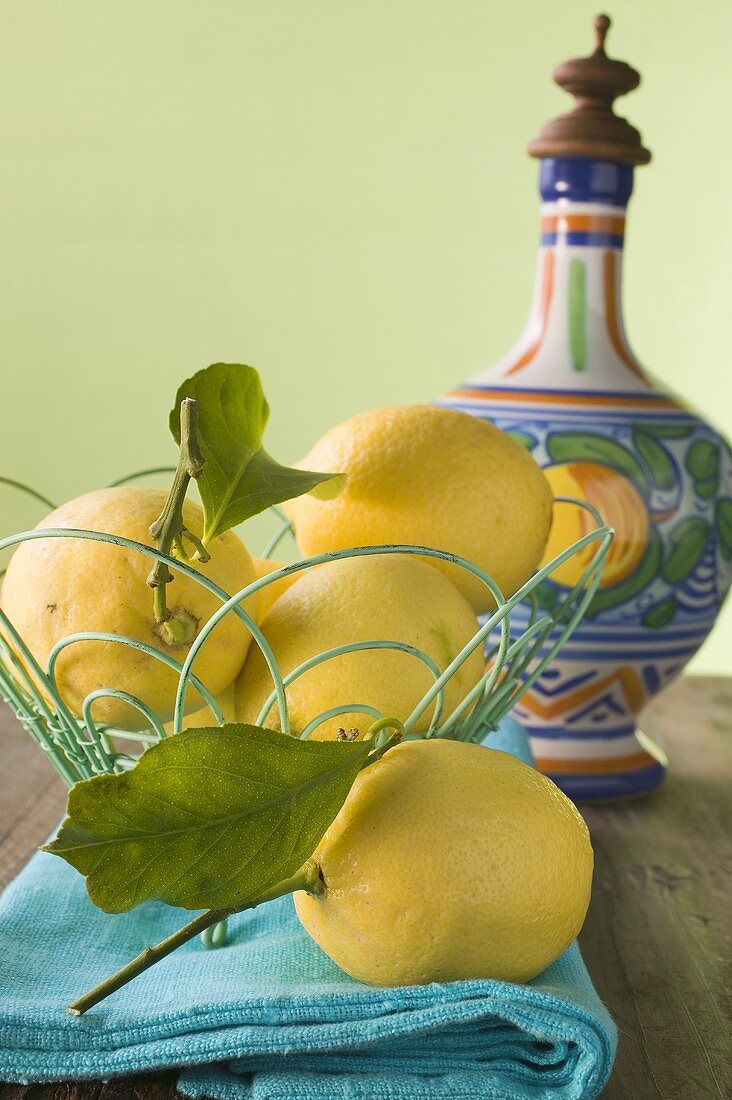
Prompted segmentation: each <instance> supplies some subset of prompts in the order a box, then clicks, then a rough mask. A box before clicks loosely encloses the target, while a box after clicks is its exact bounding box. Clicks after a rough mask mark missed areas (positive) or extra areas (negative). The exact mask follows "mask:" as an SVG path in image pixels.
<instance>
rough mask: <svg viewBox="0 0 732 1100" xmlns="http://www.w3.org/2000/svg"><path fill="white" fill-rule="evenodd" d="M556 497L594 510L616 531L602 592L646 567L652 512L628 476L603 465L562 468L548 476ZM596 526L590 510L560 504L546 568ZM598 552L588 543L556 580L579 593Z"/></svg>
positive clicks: (558, 571) (550, 470)
mask: <svg viewBox="0 0 732 1100" xmlns="http://www.w3.org/2000/svg"><path fill="white" fill-rule="evenodd" d="M544 473H545V474H546V477H547V480H548V482H549V484H550V485H551V487H552V491H553V493H554V495H555V496H558V497H559V496H568V497H576V498H578V499H579V500H586V501H587V502H588V503H589V504H594V506H595V508H597V510H598V512H599V513H600V515H601V516H602V518H603V520H604V522H605V523H607V524H609V525H610V526H611V527H612V528H614V530H615V537H614V538H613V541H612V542H611V544H610V549H609V550H608V553H607V557H606V558H605V565H604V568H603V571H602V577H601V579H600V587H601V588H604V587H606V586H607V585H611V584H618V583H619V582H620V581H622V580H625V578H626V577H628V576H630V574H631V573H632V572H633V570H634V569H635V568H636V567H637V566H638V565H639V564H640V561H641V558H642V557H643V555H644V553H645V551H646V547H647V545H648V532H649V527H650V521H649V519H648V509H647V508H646V505H645V502H644V500H643V497H642V496H641V495H640V493H639V492H638V490H637V489H636V487H635V486H634V485H633V484H632V482H630V481H629V480H628V479H627V477H624V476H623V474H621V473H618V471H617V470H612V469H610V467H609V466H602V465H600V463H599V462H562V463H557V464H556V465H555V466H547V468H546V469H545V470H544ZM596 527H597V524H596V523H595V520H594V519H593V517H592V516H591V514H590V513H589V512H587V511H586V510H585V509H584V508H578V507H577V505H574V504H558V505H557V506H556V508H555V509H554V521H553V523H552V527H551V531H550V533H549V541H548V542H547V545H546V550H545V552H544V559H543V562H542V564H547V563H548V562H550V561H551V560H552V558H554V557H556V556H557V555H558V554H560V553H561V552H562V550H566V549H567V547H568V546H571V545H572V543H573V542H576V541H577V539H580V538H582V536H583V535H586V534H588V533H589V532H590V531H594V530H595V529H596ZM596 552H597V543H596V542H591V543H588V545H587V546H585V547H584V548H583V549H582V550H579V551H577V552H576V553H574V554H572V556H571V558H568V559H567V561H565V562H563V563H562V564H561V565H560V566H559V567H558V568H557V569H555V570H554V571H553V573H552V574H551V579H552V580H553V581H555V582H556V583H557V584H561V585H566V586H567V587H568V588H571V587H573V586H574V585H575V584H577V582H578V581H579V579H580V577H581V576H582V574H583V573H584V571H585V569H586V568H587V566H588V565H589V564H590V561H591V560H592V558H593V557H594V555H595V553H596Z"/></svg>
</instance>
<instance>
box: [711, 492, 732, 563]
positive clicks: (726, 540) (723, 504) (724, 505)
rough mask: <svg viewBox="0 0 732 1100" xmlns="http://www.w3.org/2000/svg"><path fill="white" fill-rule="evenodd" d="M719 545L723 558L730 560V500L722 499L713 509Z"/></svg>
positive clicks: (731, 527)
mask: <svg viewBox="0 0 732 1100" xmlns="http://www.w3.org/2000/svg"><path fill="white" fill-rule="evenodd" d="M714 522H715V524H716V527H717V537H718V538H719V545H720V547H721V550H722V553H723V555H724V556H725V558H727V559H729V558H732V500H730V498H729V497H722V499H721V500H718V501H717V506H716V508H715V509H714Z"/></svg>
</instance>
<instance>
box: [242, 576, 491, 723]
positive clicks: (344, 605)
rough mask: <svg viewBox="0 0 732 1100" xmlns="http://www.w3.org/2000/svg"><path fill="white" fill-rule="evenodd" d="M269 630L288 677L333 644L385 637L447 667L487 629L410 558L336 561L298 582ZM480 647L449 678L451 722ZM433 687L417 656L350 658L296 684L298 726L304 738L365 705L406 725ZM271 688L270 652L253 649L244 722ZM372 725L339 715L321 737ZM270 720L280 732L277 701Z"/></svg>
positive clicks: (360, 717) (293, 710)
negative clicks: (327, 715)
mask: <svg viewBox="0 0 732 1100" xmlns="http://www.w3.org/2000/svg"><path fill="white" fill-rule="evenodd" d="M261 625H262V631H263V633H264V635H265V638H266V639H267V641H268V642H269V644H270V646H271V647H272V650H273V652H274V655H275V658H276V659H277V663H278V666H279V668H280V671H281V672H282V674H283V676H286V675H287V673H289V672H292V671H293V670H294V669H295V668H296V667H297V666H298V665H300V664H301V663H302V662H303V661H306V660H308V659H309V658H311V657H315V656H317V655H318V654H319V653H322V652H324V651H325V650H328V649H331V648H333V647H334V646H341V645H345V644H347V643H349V642H364V641H374V640H380V639H386V640H388V641H396V642H404V643H406V644H407V645H411V646H414V647H415V648H417V649H420V650H422V651H423V652H425V653H426V654H427V655H428V656H429V657H431V658H432V660H433V661H434V662H435V664H436V665H437V668H438V669H439V670H440V671H444V669H445V668H447V666H448V665H449V664H450V662H451V661H452V660H453V658H454V657H456V656H457V654H458V653H459V652H460V650H461V649H462V648H463V647H464V646H465V645H467V643H468V642H469V641H470V639H471V638H472V637H473V635H474V634H475V632H476V631H477V628H478V623H477V620H476V618H475V615H474V614H473V612H472V610H471V609H470V606H469V605H468V603H467V602H466V600H465V599H464V598H463V596H461V595H460V593H459V592H458V591H457V589H456V588H455V587H454V586H453V585H452V584H451V583H450V581H449V580H447V578H446V577H444V576H443V575H442V574H441V573H438V572H437V570H436V569H433V568H432V567H431V566H429V565H425V564H424V562H423V561H420V560H418V559H417V558H415V557H410V556H408V555H406V554H382V555H371V556H364V557H356V558H344V559H341V560H339V561H332V562H327V563H326V564H325V565H321V566H319V567H318V568H317V569H313V570H311V571H310V572H308V573H306V574H304V575H303V576H301V577H300V579H299V580H296V581H295V582H294V584H292V585H291V587H290V588H288V590H287V591H286V592H285V593H283V595H282V596H280V598H279V599H278V600H277V601H276V603H275V604H274V605H273V606H272V608H271V610H270V612H269V614H268V615H267V617H266V618H265V619H264V621H263V623H262V624H261ZM481 650H482V647H481V646H480V645H479V646H478V647H477V649H476V650H474V651H473V653H472V654H471V655H470V657H468V658H467V660H466V661H465V662H464V663H463V664H462V665H461V667H460V668H459V669H458V670H457V671H456V673H455V674H454V675H453V676H452V677H451V678H450V680H449V681H448V684H447V686H446V689H445V705H444V708H443V712H442V713H443V717H447V715H448V714H449V713H450V712H451V711H452V710H453V709H454V707H455V706H457V704H458V703H459V702H460V701H461V700H462V699H463V697H464V696H465V695H466V694H467V693H468V692H469V691H470V689H471V688H472V687H474V686H475V684H476V683H477V682H478V680H479V679H480V677H481V675H482V672H483V655H482V652H481ZM434 681H435V677H434V675H433V674H432V673H431V672H430V670H429V668H427V667H426V666H425V664H424V663H423V662H422V661H421V660H419V659H418V658H417V657H415V656H413V655H411V654H407V653H403V652H395V651H394V650H386V649H374V650H361V651H359V652H355V653H346V654H341V655H340V656H337V657H333V658H330V659H329V660H328V661H326V662H324V663H322V664H320V665H317V666H316V667H315V668H312V669H310V670H309V671H307V672H305V673H304V674H303V675H302V676H300V677H299V678H298V679H296V680H294V681H293V682H292V683H291V684H290V685H289V687H288V688H287V701H288V706H289V712H290V720H291V724H292V729H293V730H294V731H295V732H298V733H300V732H302V731H303V730H304V729H305V727H306V726H307V724H308V723H309V722H311V721H312V720H313V719H315V718H317V717H318V716H319V715H320V714H321V713H322V712H323V711H325V710H329V709H330V708H332V707H338V706H346V705H357V704H358V705H361V704H366V705H367V706H371V707H374V708H376V709H377V710H379V711H380V712H381V713H382V714H383V715H385V716H389V717H396V718H400V719H401V720H402V721H404V720H405V719H406V718H407V717H408V716H409V714H410V713H411V711H412V710H413V708H414V707H415V706H416V705H417V703H418V702H419V701H420V699H421V698H422V696H423V695H424V694H425V693H426V692H427V691H428V689H429V687H430V686H431V684H433V683H434ZM272 687H273V684H272V677H271V675H270V673H269V670H268V669H267V666H266V664H265V662H264V658H263V657H262V653H261V650H260V649H259V647H258V646H256V645H254V646H252V648H251V650H250V652H249V656H248V657H247V660H246V662H245V664H244V667H243V669H242V671H241V674H240V676H239V678H238V680H237V682H236V687H235V700H236V713H237V718H238V720H239V721H242V722H256V721H257V718H258V715H259V712H260V710H261V708H262V706H263V705H264V704H265V702H266V700H267V697H268V696H269V694H270V692H271V691H272ZM434 707H435V704H434V703H432V704H430V706H429V707H428V708H427V709H426V711H425V713H424V714H423V715H422V716H421V718H420V719H419V721H418V723H417V726H416V729H418V730H424V729H426V728H427V726H428V725H429V721H430V717H431V715H432V714H433V712H434ZM373 720H374V719H373V718H372V717H370V716H369V715H368V714H365V713H362V712H359V711H357V710H352V711H349V712H347V713H344V714H342V715H339V716H338V717H336V718H331V719H330V720H329V721H328V722H327V723H325V724H324V725H323V726H321V727H319V728H318V729H317V730H316V731H315V736H316V737H318V736H319V737H325V738H328V737H334V736H335V733H336V730H337V728H338V726H344V727H347V728H348V727H350V728H353V727H355V728H358V729H360V730H361V731H363V730H364V729H365V728H366V727H367V726H369V725H370V724H371V722H372V721H373ZM265 724H266V725H270V726H275V727H276V728H279V713H278V710H277V707H276V705H273V706H272V707H271V709H270V710H269V712H268V715H267V718H266V722H265Z"/></svg>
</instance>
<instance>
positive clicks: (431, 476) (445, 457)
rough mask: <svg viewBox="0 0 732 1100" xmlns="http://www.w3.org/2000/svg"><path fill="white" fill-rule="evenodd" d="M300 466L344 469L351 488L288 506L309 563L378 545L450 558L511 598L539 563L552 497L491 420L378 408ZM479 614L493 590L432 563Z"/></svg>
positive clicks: (425, 408) (418, 408)
mask: <svg viewBox="0 0 732 1100" xmlns="http://www.w3.org/2000/svg"><path fill="white" fill-rule="evenodd" d="M297 465H299V466H302V467H303V468H305V469H309V470H322V471H328V470H339V471H342V472H343V473H345V474H346V483H345V488H344V489H343V490H342V491H341V493H340V494H339V495H338V496H336V497H334V498H333V499H331V500H318V499H316V498H315V497H314V496H312V495H306V496H301V497H298V498H297V499H296V500H291V501H288V502H287V504H285V505H284V508H285V511H286V513H287V515H288V517H289V518H290V519H291V520H292V522H293V524H294V527H295V534H296V536H297V541H298V544H299V546H300V547H301V549H302V551H303V553H305V554H306V555H311V554H320V553H324V552H327V551H330V550H340V549H343V548H345V547H348V546H371V545H374V544H377V543H385V544H389V543H414V544H417V545H421V546H429V547H434V548H436V549H439V550H447V551H449V552H451V553H453V554H458V555H460V556H461V557H464V558H467V559H468V561H470V562H472V563H473V564H475V565H478V566H480V567H481V568H482V569H484V570H485V571H486V572H487V573H489V574H490V575H491V576H492V578H493V579H494V580H495V581H496V583H497V584H498V586H499V588H500V589H501V591H502V592H503V594H504V596H510V595H511V594H512V593H513V592H515V591H516V589H517V588H519V587H520V586H521V585H522V584H523V583H524V581H526V580H528V578H529V577H530V576H531V574H532V572H533V571H534V569H535V568H536V565H537V563H538V562H539V560H540V558H541V556H542V553H543V550H544V545H545V543H546V540H547V535H548V533H549V527H550V523H551V508H552V492H551V489H550V487H549V484H548V483H547V481H546V478H545V477H544V475H543V473H542V471H541V470H540V468H539V466H538V465H537V464H536V462H534V460H533V458H532V457H531V455H529V454H528V452H527V451H526V450H525V449H524V448H523V447H521V446H520V444H518V443H517V442H516V441H515V440H514V439H512V438H511V436H509V435H507V434H506V433H504V432H502V431H500V430H499V429H498V428H496V427H494V426H493V425H492V424H489V423H488V422H487V421H485V420H480V419H478V418H477V417H474V416H468V414H467V413H461V412H455V411H453V410H451V409H442V408H437V407H435V406H432V405H401V406H395V407H392V408H384V409H375V410H373V411H372V412H367V413H362V414H361V415H359V416H354V417H353V418H352V419H350V420H346V421H345V422H344V423H342V424H339V425H338V426H337V427H335V428H332V429H331V430H330V431H329V432H327V433H326V434H325V435H324V436H323V437H322V439H320V441H319V442H318V443H316V444H315V446H314V447H313V449H312V450H311V452H310V454H308V455H306V456H305V458H303V459H302V461H301V462H299V463H298V464H297ZM430 561H431V563H432V564H433V565H434V566H435V567H436V568H438V569H442V570H443V571H444V572H446V573H447V575H448V576H449V577H450V579H451V580H452V581H453V582H454V583H455V584H456V585H457V587H458V588H459V589H460V591H461V592H462V593H463V595H464V596H465V597H466V598H467V599H468V600H469V601H470V603H471V605H472V607H473V608H474V610H475V611H478V612H481V611H486V610H487V609H488V608H492V607H494V606H495V605H494V601H493V598H492V597H491V595H490V593H489V591H488V589H487V588H486V587H485V586H484V585H483V584H482V583H481V582H480V581H478V580H477V579H476V578H475V577H473V576H472V575H471V574H469V573H468V572H466V571H465V570H464V569H462V568H461V567H459V566H456V565H451V564H449V563H443V562H440V561H438V560H437V559H432V558H431V559H430Z"/></svg>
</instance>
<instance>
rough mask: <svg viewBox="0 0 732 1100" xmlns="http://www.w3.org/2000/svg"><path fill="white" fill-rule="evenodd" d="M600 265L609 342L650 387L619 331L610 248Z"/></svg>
mask: <svg viewBox="0 0 732 1100" xmlns="http://www.w3.org/2000/svg"><path fill="white" fill-rule="evenodd" d="M602 266H603V282H604V291H605V322H606V324H607V334H608V336H609V337H610V343H611V344H612V346H613V348H614V349H615V352H616V354H617V355H618V356H619V358H620V359H622V361H623V363H625V365H626V367H627V368H628V370H629V371H632V373H633V374H634V375H635V376H636V378H640V379H641V380H642V381H643V382H645V384H646V385H647V386H648V387H649V389H650V386H651V383H650V382H649V381H648V379H647V378H646V376H645V375H644V373H643V371H642V370H641V367H640V364H639V363H638V362H637V361H636V360H635V359H634V357H633V356H632V355H631V353H630V351H629V350H628V348H627V347H626V345H625V342H624V341H623V337H622V336H621V333H620V325H619V324H618V296H617V280H616V268H617V258H616V255H615V252H614V251H613V249H612V248H608V249H607V250H606V252H605V255H604V256H603V258H602Z"/></svg>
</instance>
